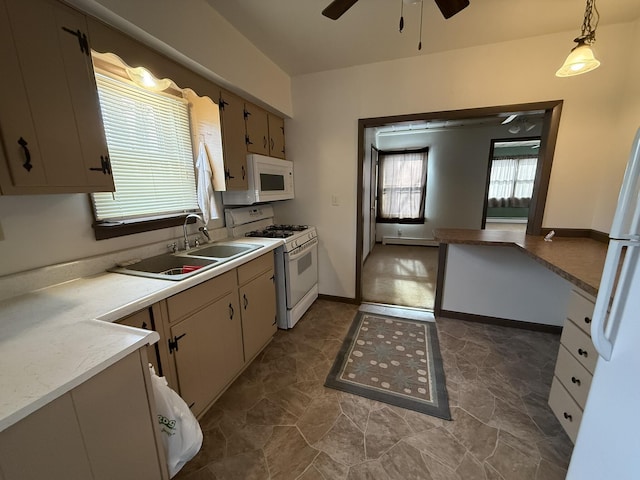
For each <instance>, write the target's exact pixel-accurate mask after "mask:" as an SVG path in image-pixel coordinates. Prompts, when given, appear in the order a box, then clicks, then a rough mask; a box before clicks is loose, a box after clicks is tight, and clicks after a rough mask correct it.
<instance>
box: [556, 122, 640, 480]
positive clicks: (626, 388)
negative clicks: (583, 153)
mask: <svg viewBox="0 0 640 480" xmlns="http://www.w3.org/2000/svg"><path fill="white" fill-rule="evenodd" d="M609 236H610V241H609V249H608V251H607V259H606V261H605V267H604V271H603V274H602V280H601V281H600V288H599V289H598V297H597V300H596V306H595V311H594V314H593V319H592V322H591V337H592V340H593V343H594V345H595V347H596V350H597V351H598V353H599V355H600V357H599V358H598V362H597V364H596V368H595V371H594V374H593V381H592V383H591V389H590V391H589V397H588V398H587V403H586V405H585V409H584V414H583V416H582V422H581V424H580V430H579V432H578V437H577V439H576V444H575V448H574V450H573V455H572V457H571V463H570V465H569V471H568V473H567V477H566V478H567V479H568V480H606V479H612V480H631V479H634V480H637V479H640V129H639V130H638V133H637V134H636V137H635V140H634V143H633V146H632V149H631V156H630V159H629V163H628V164H627V169H626V172H625V176H624V180H623V184H622V188H621V190H620V197H619V199H618V207H617V209H616V213H615V215H614V219H613V224H612V226H611V233H610V234H609ZM621 260H622V261H621ZM620 265H621V266H620Z"/></svg>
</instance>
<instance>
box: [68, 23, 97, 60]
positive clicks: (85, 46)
mask: <svg viewBox="0 0 640 480" xmlns="http://www.w3.org/2000/svg"><path fill="white" fill-rule="evenodd" d="M62 30H64V31H65V32H67V33H70V34H71V35H73V36H74V37H78V43H79V44H80V51H81V52H82V53H84V54H85V55H91V50H89V39H88V38H87V34H86V33H82V32H81V31H80V30H71V29H70V28H67V27H62Z"/></svg>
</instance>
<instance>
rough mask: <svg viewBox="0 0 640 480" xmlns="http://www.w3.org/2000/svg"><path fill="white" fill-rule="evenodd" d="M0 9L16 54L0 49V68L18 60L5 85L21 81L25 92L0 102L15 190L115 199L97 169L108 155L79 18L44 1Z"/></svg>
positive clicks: (9, 3) (15, 1) (5, 92)
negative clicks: (102, 194)
mask: <svg viewBox="0 0 640 480" xmlns="http://www.w3.org/2000/svg"><path fill="white" fill-rule="evenodd" d="M4 1H5V3H6V15H7V19H8V22H9V24H10V31H11V33H12V36H13V47H14V48H13V49H14V53H13V55H11V53H10V52H9V51H8V48H7V46H6V45H5V46H3V47H2V61H3V64H4V62H5V60H7V61H8V62H9V65H12V64H13V65H15V61H16V59H17V63H18V65H19V68H18V69H17V70H14V71H12V72H11V76H12V77H13V78H12V79H11V80H10V83H11V84H12V85H13V84H15V83H16V81H17V79H16V78H15V75H20V76H21V82H22V84H23V85H22V87H21V88H18V93H17V95H16V98H15V99H9V98H4V99H3V100H1V102H2V109H1V110H0V124H1V126H2V131H3V140H4V143H5V145H6V146H7V147H8V148H7V151H8V153H7V156H8V159H7V161H8V164H9V169H10V172H11V177H12V183H13V186H15V187H25V186H29V187H39V188H40V187H41V188H40V189H39V190H34V193H52V192H73V191H77V192H83V191H105V190H108V191H113V179H112V177H111V174H110V173H108V172H107V173H103V169H102V164H103V160H104V161H107V160H108V150H107V146H106V141H105V138H104V133H103V128H102V117H101V115H100V109H99V105H98V96H97V91H96V87H95V78H94V76H93V66H92V63H91V55H90V51H89V44H88V39H87V37H86V32H87V27H86V20H85V17H84V15H82V14H80V13H79V12H76V11H75V10H72V9H70V8H68V7H66V6H64V5H62V4H59V3H58V2H53V1H49V0H33V1H29V2H23V1H21V0H4ZM6 34H7V33H6V32H5V33H4V35H6ZM11 57H13V58H11ZM10 95H14V92H13V91H11V90H9V89H5V88H3V89H2V92H0V96H2V97H6V96H10ZM5 108H6V109H5ZM25 112H29V114H30V115H29V116H30V117H31V118H28V117H27V115H26V114H25ZM21 139H22V140H21ZM25 143H26V145H25ZM27 150H28V152H27ZM27 156H30V157H31V159H32V161H31V163H32V164H33V168H31V169H29V168H28V167H26V166H25V160H26V157H27ZM91 168H94V169H97V170H91ZM32 172H33V174H34V176H36V179H33V178H31V174H32ZM16 193H27V191H22V192H21V191H18V192H16Z"/></svg>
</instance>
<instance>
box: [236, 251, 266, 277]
mask: <svg viewBox="0 0 640 480" xmlns="http://www.w3.org/2000/svg"><path fill="white" fill-rule="evenodd" d="M267 270H273V252H269V253H265V254H264V255H262V256H261V257H258V258H256V259H255V260H251V261H250V262H248V263H245V264H244V265H241V266H239V267H238V284H239V285H244V284H245V283H247V282H248V281H249V280H251V279H252V278H255V277H257V276H258V275H260V274H261V273H264V272H266V271H267Z"/></svg>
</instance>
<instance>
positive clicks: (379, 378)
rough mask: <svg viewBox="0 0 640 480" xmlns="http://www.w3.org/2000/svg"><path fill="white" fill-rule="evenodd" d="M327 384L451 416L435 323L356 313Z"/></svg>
mask: <svg viewBox="0 0 640 480" xmlns="http://www.w3.org/2000/svg"><path fill="white" fill-rule="evenodd" d="M325 386H327V387H331V388H335V389H337V390H341V391H344V392H348V393H353V394H355V395H360V396H362V397H366V398H370V399H372V400H377V401H379V402H384V403H388V404H390V405H396V406H398V407H402V408H407V409H409V410H415V411H417V412H421V413H426V414H428V415H432V416H434V417H439V418H444V419H445V420H451V414H450V412H449V398H448V396H447V387H446V382H445V377H444V369H443V367H442V357H441V356H440V347H439V346H438V335H437V332H436V325H435V323H433V322H419V321H415V320H406V319H402V318H397V317H389V316H385V315H379V314H372V313H367V312H358V313H357V314H356V316H355V318H354V320H353V324H352V325H351V328H350V329H349V333H348V334H347V338H346V339H345V341H344V343H343V344H342V347H341V348H340V352H338V356H337V357H336V360H335V362H334V364H333V367H332V368H331V372H329V376H328V377H327V380H326V381H325Z"/></svg>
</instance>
